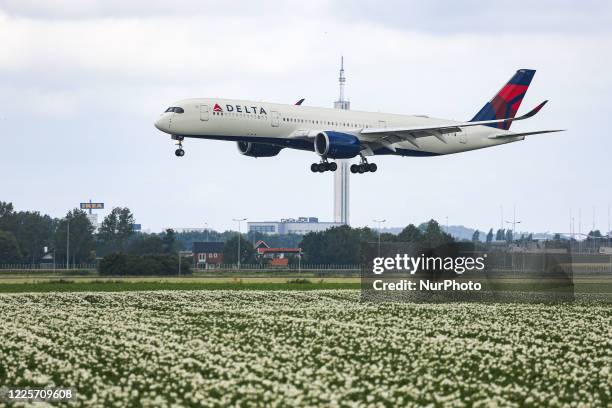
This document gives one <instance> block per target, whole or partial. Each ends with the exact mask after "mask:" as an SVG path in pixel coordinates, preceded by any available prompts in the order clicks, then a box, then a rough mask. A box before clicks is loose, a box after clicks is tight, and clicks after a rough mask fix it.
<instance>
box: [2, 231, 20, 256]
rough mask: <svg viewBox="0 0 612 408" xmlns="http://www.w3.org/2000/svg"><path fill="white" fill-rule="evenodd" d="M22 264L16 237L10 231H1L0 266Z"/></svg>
mask: <svg viewBox="0 0 612 408" xmlns="http://www.w3.org/2000/svg"><path fill="white" fill-rule="evenodd" d="M19 262H21V251H20V250H19V244H17V239H15V236H14V235H13V234H12V233H11V232H8V231H0V264H13V263H19Z"/></svg>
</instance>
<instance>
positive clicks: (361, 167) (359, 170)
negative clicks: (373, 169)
mask: <svg viewBox="0 0 612 408" xmlns="http://www.w3.org/2000/svg"><path fill="white" fill-rule="evenodd" d="M366 166H367V164H363V163H362V164H360V165H359V166H358V169H357V171H358V172H359V174H363V173H365V172H366V171H368V169H367V167H366Z"/></svg>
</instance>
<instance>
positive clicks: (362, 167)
mask: <svg viewBox="0 0 612 408" xmlns="http://www.w3.org/2000/svg"><path fill="white" fill-rule="evenodd" d="M377 169H378V166H376V163H368V161H367V160H366V158H365V157H363V156H361V163H359V164H351V173H353V174H355V173H359V174H363V173H367V172H371V173H374V172H375V171H376V170H377Z"/></svg>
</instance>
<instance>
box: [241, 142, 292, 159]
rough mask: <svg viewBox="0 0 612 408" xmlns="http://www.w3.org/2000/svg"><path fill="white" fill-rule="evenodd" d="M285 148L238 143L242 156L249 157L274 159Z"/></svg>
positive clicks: (262, 144) (263, 144)
mask: <svg viewBox="0 0 612 408" xmlns="http://www.w3.org/2000/svg"><path fill="white" fill-rule="evenodd" d="M282 149H283V148H282V147H280V146H274V145H270V144H265V143H251V142H238V151H239V152H240V154H243V155H245V156H249V157H272V156H276V155H277V154H278V153H279V152H280V151H281V150H282Z"/></svg>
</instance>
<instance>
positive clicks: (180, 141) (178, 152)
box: [172, 136, 185, 157]
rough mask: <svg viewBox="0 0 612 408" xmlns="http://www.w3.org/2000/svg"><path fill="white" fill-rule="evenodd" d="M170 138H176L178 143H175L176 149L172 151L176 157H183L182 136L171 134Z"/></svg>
mask: <svg viewBox="0 0 612 408" xmlns="http://www.w3.org/2000/svg"><path fill="white" fill-rule="evenodd" d="M172 139H174V140H178V143H177V144H176V145H177V146H178V149H176V150H175V151H174V154H175V155H176V157H183V156H184V155H185V151H184V150H183V137H182V136H172Z"/></svg>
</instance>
